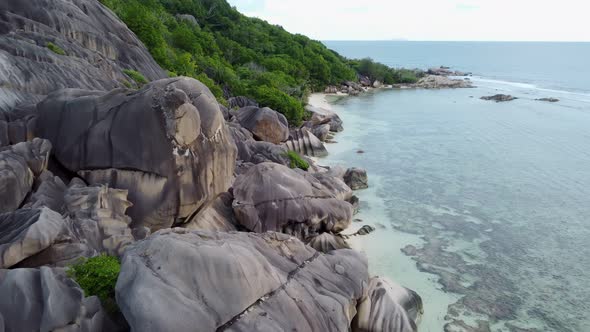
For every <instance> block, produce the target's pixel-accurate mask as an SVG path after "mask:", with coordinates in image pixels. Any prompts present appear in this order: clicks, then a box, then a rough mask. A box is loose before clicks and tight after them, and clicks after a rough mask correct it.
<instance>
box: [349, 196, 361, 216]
mask: <svg viewBox="0 0 590 332" xmlns="http://www.w3.org/2000/svg"><path fill="white" fill-rule="evenodd" d="M348 202H349V203H350V204H351V205H352V209H353V214H357V213H359V210H360V204H361V202H360V200H359V198H358V197H357V196H355V195H352V197H350V199H349V200H348Z"/></svg>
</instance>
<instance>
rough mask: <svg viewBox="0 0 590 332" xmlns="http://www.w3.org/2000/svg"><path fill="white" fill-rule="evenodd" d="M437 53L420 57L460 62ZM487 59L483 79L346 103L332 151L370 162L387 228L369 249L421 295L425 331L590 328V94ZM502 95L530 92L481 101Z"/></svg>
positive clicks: (368, 216) (369, 212)
mask: <svg viewBox="0 0 590 332" xmlns="http://www.w3.org/2000/svg"><path fill="white" fill-rule="evenodd" d="M392 44H397V43H392ZM426 44H428V43H426ZM329 45H330V46H331V47H334V45H331V44H329ZM348 47H351V46H350V45H349V46H348ZM424 47H427V46H424ZM359 48H361V49H362V52H367V53H370V49H369V50H368V49H366V46H365V45H359ZM336 49H337V50H338V51H340V52H342V53H343V54H344V55H346V56H355V54H347V53H346V52H343V50H342V49H338V48H337V47H336ZM358 52H361V51H358ZM403 53H404V52H403V51H400V52H398V53H397V55H396V56H397V58H396V59H398V60H396V61H399V64H400V65H404V66H405V64H406V63H413V62H411V60H409V59H408V60H404V59H403V58H400V54H403ZM406 53H407V54H410V53H408V52H406ZM375 54H379V52H375ZM436 54H437V53H436V52H431V53H430V56H431V57H432V59H430V60H420V61H424V63H436V64H444V65H447V64H449V63H448V62H445V61H443V60H439V59H438V58H437V57H436ZM373 58H375V59H377V60H379V61H383V62H385V61H387V59H392V58H393V56H392V57H391V58H387V57H383V58H378V57H377V56H375V55H373ZM587 58H590V55H589V56H588V57H587ZM404 61H407V62H404ZM471 61H474V60H471ZM515 61H516V60H515ZM578 65H579V64H573V63H572V64H571V66H572V67H576V66H578ZM489 66H491V67H493V66H494V65H492V64H490V65H489ZM513 66H514V67H515V68H516V67H518V68H527V67H526V66H523V67H519V66H518V64H513ZM456 67H457V68H461V69H462V70H470V68H468V67H467V65H465V67H460V66H456ZM474 67H475V66H474ZM485 67H486V65H484V64H479V66H478V67H477V68H478V71H479V72H478V74H479V75H481V76H480V77H477V78H475V82H476V84H477V85H478V88H475V89H460V90H383V91H379V92H375V93H369V94H366V95H363V96H361V97H357V98H342V99H338V100H335V101H334V103H333V108H334V110H335V111H336V112H338V113H339V114H340V115H341V117H342V118H343V120H344V125H345V131H344V132H343V133H340V134H338V135H337V136H336V140H337V141H338V142H339V143H337V144H331V145H329V146H328V149H329V150H330V156H329V157H327V158H326V159H323V160H322V161H323V162H324V163H326V164H335V163H339V164H345V165H348V166H352V165H354V166H359V167H364V168H366V169H367V170H368V173H369V177H370V186H371V188H370V189H368V190H365V191H359V192H358V195H359V197H360V198H361V200H362V201H363V204H362V208H361V213H360V214H359V215H358V216H357V217H358V218H360V219H362V220H363V222H364V223H365V224H373V225H375V226H377V228H378V231H377V232H375V233H373V234H371V235H368V236H367V237H365V238H363V240H362V243H361V244H359V246H361V247H362V249H363V250H364V251H365V252H367V254H368V256H369V260H370V264H371V265H370V266H371V269H372V272H373V273H374V274H379V275H386V276H389V277H391V278H392V279H395V280H397V281H399V282H400V283H402V284H403V285H405V286H408V287H410V288H413V289H415V290H416V291H418V292H419V293H421V294H422V296H423V298H424V300H425V303H426V307H425V317H424V319H423V321H422V323H421V330H422V331H442V330H448V331H471V330H475V328H478V330H477V331H488V330H491V331H523V330H521V329H528V330H532V331H590V249H589V245H590V95H588V94H586V93H585V92H584V91H585V90H584V89H585V88H584V87H583V86H581V85H580V86H578V87H576V88H571V89H569V91H565V90H567V89H566V87H565V86H566V85H567V84H565V85H564V84H561V83H559V82H557V83H556V84H555V86H551V84H548V85H543V84H541V83H540V82H539V81H535V82H531V81H527V84H521V83H518V80H517V79H514V80H511V81H510V82H508V81H502V80H500V79H507V78H503V77H498V76H495V77H493V78H488V77H486V76H485ZM585 70H586V71H588V69H585ZM490 71H492V70H490ZM586 74H590V73H588V72H586ZM544 75H548V76H550V75H549V74H547V73H538V72H533V73H528V74H523V75H522V76H523V77H525V76H526V77H533V76H539V77H540V76H544ZM516 76H518V75H517V74H516V73H515V74H513V77H516ZM522 81H526V80H525V79H523V80H522ZM568 84H570V85H572V86H574V85H578V83H572V82H568ZM555 88H559V89H555ZM555 90H564V91H555ZM498 92H505V93H510V94H513V95H515V96H517V97H520V99H518V100H515V101H512V102H508V103H494V102H487V101H482V100H480V99H479V97H480V96H484V95H489V94H493V93H498ZM549 96H551V97H557V98H560V99H561V101H560V102H559V103H556V104H551V103H546V102H540V101H536V100H534V99H536V98H541V97H549ZM358 150H363V151H364V153H362V154H359V153H356V151H358ZM402 248H405V250H404V252H405V253H407V254H408V255H405V254H403V253H401V251H400V249H402Z"/></svg>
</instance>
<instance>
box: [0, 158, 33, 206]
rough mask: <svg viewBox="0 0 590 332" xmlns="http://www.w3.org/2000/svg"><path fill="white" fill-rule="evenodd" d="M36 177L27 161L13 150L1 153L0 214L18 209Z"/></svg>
mask: <svg viewBox="0 0 590 332" xmlns="http://www.w3.org/2000/svg"><path fill="white" fill-rule="evenodd" d="M34 179H35V177H34V175H33V172H32V171H31V169H30V168H29V166H28V164H27V160H26V159H25V158H24V157H23V156H21V155H20V154H18V153H15V152H14V151H12V150H4V151H0V213H4V212H10V211H14V210H16V209H18V207H19V206H21V204H22V203H23V201H24V199H25V197H27V194H28V193H29V191H31V188H32V187H33V181H34Z"/></svg>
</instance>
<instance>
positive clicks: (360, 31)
mask: <svg viewBox="0 0 590 332" xmlns="http://www.w3.org/2000/svg"><path fill="white" fill-rule="evenodd" d="M230 3H232V4H233V5H236V6H237V8H238V9H240V10H241V11H242V12H244V13H245V14H246V15H249V16H256V17H260V18H262V19H264V20H267V21H269V22H270V23H273V24H279V25H282V26H283V27H284V28H285V29H287V30H288V31H290V32H294V33H302V34H304V35H307V36H310V37H312V38H314V39H319V40H381V39H385V40H387V39H397V38H407V39H410V40H507V41H511V40H531V41H545V40H560V41H590V21H589V20H588V19H587V15H588V13H589V12H590V2H588V1H586V0H560V1H558V2H557V1H548V0H454V1H452V0H364V1H363V0H299V1H292V0H230Z"/></svg>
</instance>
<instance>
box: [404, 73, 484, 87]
mask: <svg viewBox="0 0 590 332" xmlns="http://www.w3.org/2000/svg"><path fill="white" fill-rule="evenodd" d="M414 86H415V87H418V88H423V89H448V88H453V89H455V88H472V87H473V84H471V82H470V81H467V80H460V79H451V78H448V77H446V76H438V75H427V76H425V77H423V78H421V79H420V80H419V81H418V82H417V83H416V84H414Z"/></svg>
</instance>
